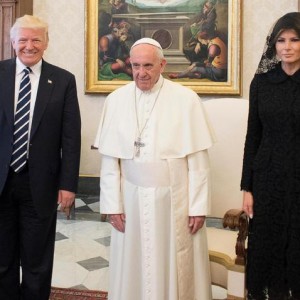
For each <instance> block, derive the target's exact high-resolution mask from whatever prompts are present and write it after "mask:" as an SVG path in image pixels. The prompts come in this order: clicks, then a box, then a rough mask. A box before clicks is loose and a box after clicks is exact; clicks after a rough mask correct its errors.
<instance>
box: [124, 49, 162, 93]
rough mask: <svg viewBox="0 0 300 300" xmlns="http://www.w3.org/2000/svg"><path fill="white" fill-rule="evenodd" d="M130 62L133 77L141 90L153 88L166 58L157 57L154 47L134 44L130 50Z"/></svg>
mask: <svg viewBox="0 0 300 300" xmlns="http://www.w3.org/2000/svg"><path fill="white" fill-rule="evenodd" d="M130 62H131V65H132V71H133V79H134V81H135V83H136V85H137V87H138V88H139V89H141V90H142V91H149V90H151V89H152V88H153V86H154V85H155V83H156V82H157V81H158V79H159V76H160V74H161V73H162V72H163V70H164V67H165V65H166V60H165V59H160V58H159V56H158V52H157V49H156V47H155V46H152V45H149V44H140V45H137V46H135V47H134V48H133V49H132V50H131V56H130Z"/></svg>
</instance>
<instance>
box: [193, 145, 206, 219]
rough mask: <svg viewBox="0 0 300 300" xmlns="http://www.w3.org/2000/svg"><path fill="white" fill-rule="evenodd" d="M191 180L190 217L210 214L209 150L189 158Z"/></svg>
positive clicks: (196, 153)
mask: <svg viewBox="0 0 300 300" xmlns="http://www.w3.org/2000/svg"><path fill="white" fill-rule="evenodd" d="M187 160H188V180H189V216H206V215H208V214H209V213H210V196H211V193H210V189H211V182H210V167H209V158H208V152H207V150H201V151H198V152H195V153H192V154H190V155H188V156H187Z"/></svg>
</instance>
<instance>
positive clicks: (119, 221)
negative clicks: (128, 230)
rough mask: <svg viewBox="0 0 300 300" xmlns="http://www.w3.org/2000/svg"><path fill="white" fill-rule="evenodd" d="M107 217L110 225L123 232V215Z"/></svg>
mask: <svg viewBox="0 0 300 300" xmlns="http://www.w3.org/2000/svg"><path fill="white" fill-rule="evenodd" d="M108 216H109V222H110V224H111V225H112V226H113V227H114V228H115V229H117V230H119V231H120V232H125V223H126V217H125V214H111V215H108Z"/></svg>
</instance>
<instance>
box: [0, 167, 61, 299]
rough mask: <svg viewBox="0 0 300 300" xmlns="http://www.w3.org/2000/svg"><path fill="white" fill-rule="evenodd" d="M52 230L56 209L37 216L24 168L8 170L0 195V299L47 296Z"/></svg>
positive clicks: (53, 228)
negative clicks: (15, 171)
mask: <svg viewBox="0 0 300 300" xmlns="http://www.w3.org/2000/svg"><path fill="white" fill-rule="evenodd" d="M40 201H43V199H40ZM54 201H56V199H55V200H54ZM55 229H56V211H54V212H53V213H52V214H51V216H50V217H47V218H40V217H39V215H38V214H37V212H36V210H35V208H34V205H33V201H32V198H31V192H30V188H29V174H28V170H25V171H23V172H21V173H20V174H15V173H14V172H13V171H10V173H9V176H8V179H7V182H6V185H5V188H4V190H3V192H2V194H1V195H0V299H1V300H2V299H3V300H19V299H22V300H48V299H49V295H50V288H51V276H52V268H53V255H54V243H55ZM20 267H21V268H22V278H21V279H20Z"/></svg>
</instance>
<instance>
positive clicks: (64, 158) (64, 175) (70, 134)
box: [59, 75, 81, 192]
mask: <svg viewBox="0 0 300 300" xmlns="http://www.w3.org/2000/svg"><path fill="white" fill-rule="evenodd" d="M80 145H81V120H80V111H79V104H78V98H77V88H76V81H75V77H74V75H71V77H70V80H69V83H68V85H67V86H66V90H65V102H64V109H63V120H62V133H61V171H60V183H59V189H62V190H67V191H71V192H76V190H77V184H78V176H79V164H80Z"/></svg>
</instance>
